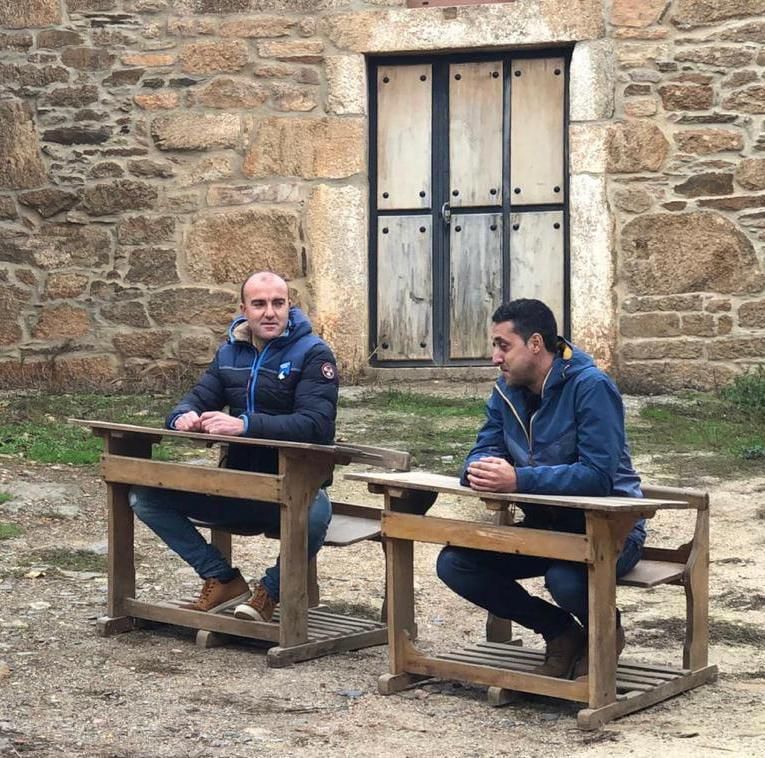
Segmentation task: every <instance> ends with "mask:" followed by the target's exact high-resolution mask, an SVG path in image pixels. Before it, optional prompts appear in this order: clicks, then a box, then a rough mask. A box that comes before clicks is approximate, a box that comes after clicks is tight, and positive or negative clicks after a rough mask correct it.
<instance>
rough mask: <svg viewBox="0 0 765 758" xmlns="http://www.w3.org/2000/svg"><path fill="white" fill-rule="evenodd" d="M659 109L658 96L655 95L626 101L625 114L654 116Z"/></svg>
mask: <svg viewBox="0 0 765 758" xmlns="http://www.w3.org/2000/svg"><path fill="white" fill-rule="evenodd" d="M657 111H658V106H657V104H656V98H653V97H640V98H634V99H632V100H627V102H626V103H624V115H625V116H629V117H630V118H645V117H646V116H653V115H654V114H655V113H656V112H657Z"/></svg>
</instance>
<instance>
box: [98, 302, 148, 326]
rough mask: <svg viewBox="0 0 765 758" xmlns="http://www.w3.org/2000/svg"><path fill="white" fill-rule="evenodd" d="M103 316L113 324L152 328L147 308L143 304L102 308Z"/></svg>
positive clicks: (134, 303) (135, 303) (113, 305)
mask: <svg viewBox="0 0 765 758" xmlns="http://www.w3.org/2000/svg"><path fill="white" fill-rule="evenodd" d="M101 316H102V317H103V318H104V319H106V320H107V321H111V322H112V323H115V324H124V325H126V326H133V327H136V328H139V329H140V328H145V327H148V326H151V322H150V321H149V316H148V314H147V313H146V308H145V307H144V306H143V304H142V303H139V302H136V301H130V302H126V303H110V304H108V305H105V306H103V308H101Z"/></svg>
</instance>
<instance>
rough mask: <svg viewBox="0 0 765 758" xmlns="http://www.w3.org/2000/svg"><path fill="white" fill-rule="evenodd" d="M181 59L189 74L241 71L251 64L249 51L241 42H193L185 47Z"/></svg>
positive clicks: (184, 68)
mask: <svg viewBox="0 0 765 758" xmlns="http://www.w3.org/2000/svg"><path fill="white" fill-rule="evenodd" d="M179 58H180V62H181V68H182V69H183V71H184V72H185V73H187V74H210V73H214V72H217V71H240V70H241V69H243V68H244V67H245V66H246V65H247V63H248V62H249V49H248V47H247V44H246V43H245V42H243V41H241V40H215V41H210V42H208V41H204V42H192V43H190V44H188V45H186V46H184V47H183V49H182V50H181V52H180V56H179Z"/></svg>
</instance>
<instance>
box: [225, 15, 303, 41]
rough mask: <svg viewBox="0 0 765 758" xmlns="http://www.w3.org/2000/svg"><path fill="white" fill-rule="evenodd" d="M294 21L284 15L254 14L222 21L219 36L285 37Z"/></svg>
mask: <svg viewBox="0 0 765 758" xmlns="http://www.w3.org/2000/svg"><path fill="white" fill-rule="evenodd" d="M294 26H295V21H294V19H291V18H285V17H284V16H254V17H252V18H237V19H235V20H232V21H224V22H223V23H222V24H221V25H220V35H221V37H248V38H257V37H286V36H288V35H289V33H290V31H291V30H292V29H293V28H294Z"/></svg>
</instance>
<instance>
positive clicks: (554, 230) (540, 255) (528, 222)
mask: <svg viewBox="0 0 765 758" xmlns="http://www.w3.org/2000/svg"><path fill="white" fill-rule="evenodd" d="M510 223H511V224H512V231H511V233H510V298H511V299H513V300H514V299H516V298H519V297H533V298H537V299H538V300H542V301H543V302H545V303H546V304H547V305H549V306H550V309H551V310H552V312H553V313H554V314H555V319H556V321H557V322H558V331H559V332H560V333H562V332H563V324H564V321H563V305H564V301H563V273H564V258H563V239H564V238H563V211H545V212H543V213H513V214H511V216H510ZM556 225H557V227H556ZM516 227H517V228H516Z"/></svg>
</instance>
